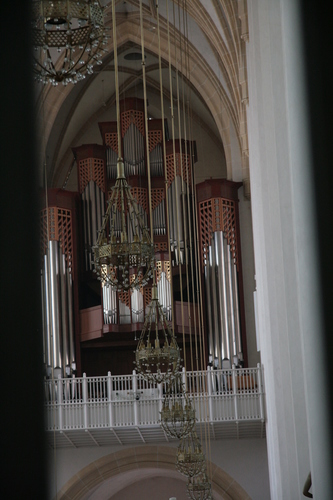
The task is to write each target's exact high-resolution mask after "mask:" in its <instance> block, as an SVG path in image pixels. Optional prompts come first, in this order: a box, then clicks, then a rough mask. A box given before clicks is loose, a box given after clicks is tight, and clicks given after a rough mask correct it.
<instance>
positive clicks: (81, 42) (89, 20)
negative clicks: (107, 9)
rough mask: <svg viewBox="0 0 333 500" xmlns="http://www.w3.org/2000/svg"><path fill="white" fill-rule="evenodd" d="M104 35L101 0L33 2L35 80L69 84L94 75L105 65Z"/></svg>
mask: <svg viewBox="0 0 333 500" xmlns="http://www.w3.org/2000/svg"><path fill="white" fill-rule="evenodd" d="M105 32H106V29H105V27H104V18H103V9H102V7H101V5H100V2H99V0H33V1H32V36H33V45H34V48H35V52H36V55H35V57H34V73H35V75H36V76H35V78H36V80H37V81H38V82H42V83H44V84H47V83H51V84H52V85H58V83H59V82H61V83H62V84H63V85H67V84H68V83H77V82H78V81H79V80H82V79H83V78H85V74H86V73H87V74H91V73H92V72H93V65H94V64H98V65H100V64H102V59H101V58H102V53H103V52H104V48H103V46H104V45H106V40H107V36H106V34H105Z"/></svg>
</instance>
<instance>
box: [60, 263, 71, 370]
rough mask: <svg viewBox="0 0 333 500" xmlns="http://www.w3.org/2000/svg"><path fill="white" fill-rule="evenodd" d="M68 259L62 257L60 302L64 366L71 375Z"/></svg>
mask: <svg viewBox="0 0 333 500" xmlns="http://www.w3.org/2000/svg"><path fill="white" fill-rule="evenodd" d="M67 292H68V290H67V276H66V258H65V255H64V254H62V255H60V300H61V327H62V328H61V329H62V366H63V368H64V370H66V373H67V374H68V375H69V374H70V363H69V331H68V298H67Z"/></svg>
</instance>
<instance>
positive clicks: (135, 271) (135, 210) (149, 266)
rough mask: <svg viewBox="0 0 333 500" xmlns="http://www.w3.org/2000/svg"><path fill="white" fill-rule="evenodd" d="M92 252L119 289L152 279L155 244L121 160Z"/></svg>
mask: <svg viewBox="0 0 333 500" xmlns="http://www.w3.org/2000/svg"><path fill="white" fill-rule="evenodd" d="M107 230H109V236H108V237H107ZM92 250H93V255H94V266H95V268H94V271H95V272H96V273H97V274H98V277H99V279H100V280H102V281H103V282H104V283H108V284H109V285H111V286H113V287H114V289H115V290H119V291H120V290H122V291H127V290H129V289H130V288H139V287H140V286H144V285H146V284H147V282H148V280H149V279H150V277H152V274H153V270H154V264H155V260H154V255H155V254H154V245H153V243H152V242H151V239H150V236H149V232H148V229H147V227H146V226H145V224H144V221H143V219H142V217H141V215H140V213H139V207H138V204H137V202H136V200H135V199H134V198H133V196H132V194H131V188H130V186H129V185H128V184H127V181H126V178H125V175H124V163H123V160H122V159H121V158H119V159H118V163H117V180H116V183H115V186H114V187H113V188H112V194H111V197H110V198H109V200H108V208H107V210H106V212H105V216H104V219H103V223H102V227H101V230H100V232H99V235H98V238H97V242H96V245H95V246H93V249H92Z"/></svg>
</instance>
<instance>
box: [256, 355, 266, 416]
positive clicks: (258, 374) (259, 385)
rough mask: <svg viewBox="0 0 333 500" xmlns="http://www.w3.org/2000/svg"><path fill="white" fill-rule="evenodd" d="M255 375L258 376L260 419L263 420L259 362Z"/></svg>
mask: <svg viewBox="0 0 333 500" xmlns="http://www.w3.org/2000/svg"><path fill="white" fill-rule="evenodd" d="M257 376H258V391H259V408H260V418H261V421H262V422H263V421H264V420H265V411H264V394H263V390H262V389H263V387H262V377H261V366H260V363H258V364H257Z"/></svg>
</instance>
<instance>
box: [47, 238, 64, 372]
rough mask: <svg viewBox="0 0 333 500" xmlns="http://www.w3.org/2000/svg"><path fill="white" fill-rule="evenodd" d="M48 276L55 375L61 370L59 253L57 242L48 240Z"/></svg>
mask: <svg viewBox="0 0 333 500" xmlns="http://www.w3.org/2000/svg"><path fill="white" fill-rule="evenodd" d="M49 277H50V289H49V297H50V318H51V346H52V367H53V370H54V373H55V375H58V374H59V375H60V374H61V372H62V359H61V343H60V342H61V340H60V324H61V322H60V308H59V296H60V287H59V255H58V242H57V241H50V242H49Z"/></svg>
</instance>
